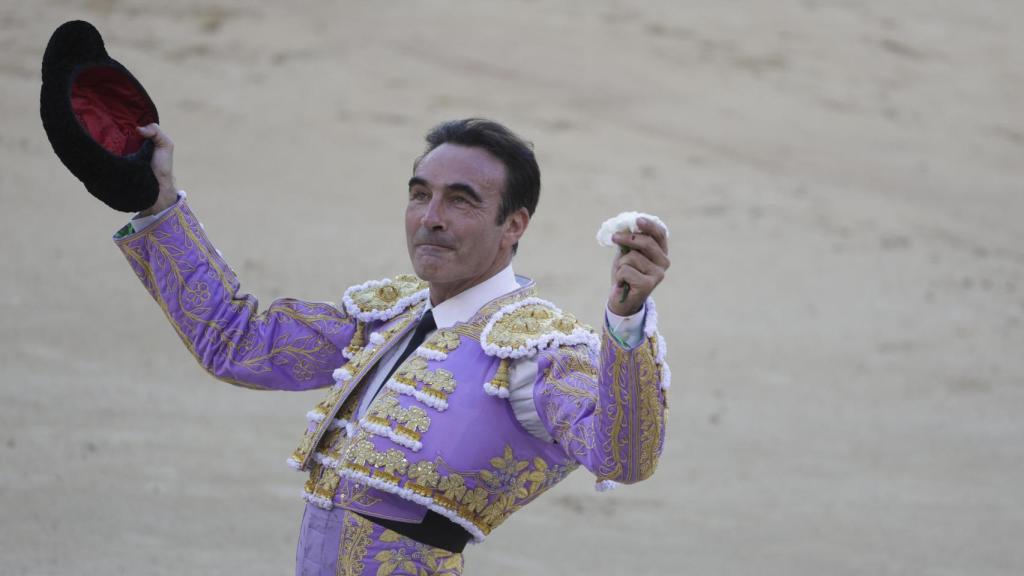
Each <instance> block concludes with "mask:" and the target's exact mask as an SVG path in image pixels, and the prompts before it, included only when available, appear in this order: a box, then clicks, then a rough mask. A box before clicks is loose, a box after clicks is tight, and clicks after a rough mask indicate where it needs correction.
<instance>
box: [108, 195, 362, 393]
mask: <svg viewBox="0 0 1024 576" xmlns="http://www.w3.org/2000/svg"><path fill="white" fill-rule="evenodd" d="M165 224H166V225H168V226H170V227H171V228H172V229H173V230H174V231H175V232H176V233H180V234H181V235H183V236H184V243H185V245H186V246H188V247H194V248H195V249H196V252H198V254H197V256H199V257H200V259H201V260H200V261H199V262H196V263H192V262H190V261H189V260H187V259H186V257H187V256H188V255H189V254H188V253H187V252H186V251H185V250H184V249H182V248H181V247H180V246H178V245H176V240H175V238H174V237H173V236H172V234H170V233H168V232H165V231H164V229H163V228H162V227H156V226H154V227H153V228H152V229H151V230H147V231H144V232H142V233H140V234H139V235H137V236H132V237H130V238H129V239H128V240H126V241H118V242H117V245H118V247H119V248H120V249H121V251H122V252H123V253H124V255H125V256H126V257H127V258H128V260H129V262H130V263H131V264H132V267H133V268H134V269H135V272H136V274H137V275H138V276H139V279H140V280H142V282H143V285H144V286H145V287H146V289H147V290H148V291H149V293H150V295H151V296H152V297H153V298H154V300H156V302H157V303H158V304H159V305H160V308H161V309H162V310H163V312H164V315H165V316H166V317H167V319H168V321H169V322H170V324H171V325H172V326H173V327H174V330H175V331H176V332H177V333H178V336H179V337H180V338H181V340H182V341H183V342H184V343H185V346H186V347H187V348H188V350H189V352H191V353H192V355H193V356H194V357H195V358H196V360H197V361H198V362H199V364H200V365H201V366H202V367H203V369H204V370H206V371H207V372H208V373H210V374H211V375H212V376H214V377H215V378H218V379H220V380H222V381H225V382H228V383H230V384H234V385H237V386H243V387H246V388H258V389H263V388H264V387H263V386H260V385H257V384H253V383H252V382H250V381H247V380H246V379H245V378H244V377H242V378H238V377H236V376H238V373H234V374H230V375H229V374H224V373H221V374H217V373H216V372H214V370H213V368H212V367H211V366H212V365H214V362H207V361H206V358H207V356H208V353H206V352H205V351H204V352H202V353H201V352H199V351H198V350H197V349H196V341H198V340H199V339H200V338H202V339H203V341H204V342H209V343H210V344H211V345H213V347H220V350H222V351H223V353H222V354H221V355H219V356H218V358H217V361H216V365H218V366H228V367H230V368H232V369H234V368H241V369H244V371H245V373H248V374H252V375H258V374H262V373H266V372H269V371H271V370H272V369H273V368H274V367H275V366H289V368H290V371H291V373H292V376H293V377H294V378H295V379H296V380H297V381H299V382H306V381H309V380H312V379H313V378H315V377H317V376H318V375H319V376H320V377H323V378H325V379H326V377H327V374H328V373H329V371H330V370H332V369H333V368H334V366H336V365H337V364H338V363H339V362H338V360H337V354H338V353H339V351H338V349H337V348H336V347H335V346H334V345H333V344H331V342H330V341H329V340H328V339H327V338H326V337H325V336H327V335H331V334H338V333H340V331H341V330H342V329H344V328H345V327H346V326H349V325H350V322H351V321H350V319H349V318H348V316H347V315H346V314H345V313H344V312H343V311H341V310H338V309H336V308H334V307H333V306H331V305H329V304H321V303H304V302H299V301H295V300H289V299H281V300H277V301H275V302H274V303H272V304H271V305H270V307H269V308H267V309H266V310H265V311H263V312H262V313H257V301H256V299H255V298H254V297H253V296H251V295H248V294H242V295H238V294H237V290H238V281H237V279H236V277H235V275H234V273H233V272H231V269H230V268H229V267H228V266H227V264H226V263H225V262H224V261H223V260H222V259H221V258H220V256H219V255H217V254H216V251H215V250H214V249H213V247H212V246H211V245H210V243H209V240H207V238H206V235H205V234H204V233H203V232H202V230H201V229H200V228H199V226H198V224H197V223H196V222H195V219H194V216H192V215H191V213H190V212H189V211H188V210H187V207H182V208H179V209H177V211H176V212H173V213H171V214H170V215H169V216H168V221H166V222H165ZM144 254H145V255H144ZM193 254H195V253H193ZM203 266H205V267H206V268H208V273H207V274H208V275H207V276H205V277H196V273H197V272H199V270H200V269H201V267H203ZM155 267H158V268H159V269H160V277H159V280H158V278H157V273H156V271H155V270H154V268H155ZM186 275H188V279H186ZM206 278H212V279H215V281H216V282H217V283H219V284H220V289H221V290H222V292H223V295H222V297H223V301H222V302H213V301H212V300H213V291H212V288H211V287H210V284H209V283H208V282H207V281H206ZM164 292H168V293H169V294H171V295H173V297H174V299H176V300H177V304H178V305H177V306H175V308H176V310H177V311H179V312H180V314H181V316H183V317H184V319H185V320H186V321H187V322H188V324H187V325H183V324H182V323H179V322H178V320H177V319H176V318H175V315H174V314H172V313H171V312H170V310H171V307H170V306H169V304H168V302H167V300H165V298H164V295H163V294H164ZM222 305H226V306H229V307H231V308H234V309H236V310H239V311H241V310H242V309H245V310H246V311H247V312H248V314H249V317H248V318H247V319H246V321H245V328H232V327H231V326H230V325H227V324H225V323H224V321H223V320H210V319H207V316H210V315H211V314H212V313H213V311H214V309H215V308H217V307H219V306H222ZM270 323H279V324H289V323H296V324H302V325H304V327H305V328H308V331H307V332H306V333H305V334H302V335H295V334H288V333H286V332H285V333H283V334H282V335H281V336H279V337H278V338H277V339H275V340H274V341H273V342H272V343H271V344H270V345H269V346H268V350H267V351H266V353H264V354H259V353H256V352H257V350H258V348H259V334H260V331H261V330H262V329H263V326H266V325H267V324H270ZM254 353H256V354H254Z"/></svg>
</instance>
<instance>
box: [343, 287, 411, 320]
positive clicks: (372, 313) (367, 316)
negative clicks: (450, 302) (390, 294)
mask: <svg viewBox="0 0 1024 576" xmlns="http://www.w3.org/2000/svg"><path fill="white" fill-rule="evenodd" d="M391 283H392V282H391V279H390V278H385V279H383V280H370V281H368V282H363V283H362V284H359V285H358V286H352V287H350V288H349V289H347V290H345V295H344V296H342V301H343V302H344V303H345V310H346V311H348V313H349V314H351V315H352V316H355V317H356V319H357V320H362V321H363V322H373V321H375V320H390V319H392V318H394V317H395V316H396V315H398V313H400V312H401V311H402V310H405V309H406V308H408V307H409V306H412V305H413V304H416V303H418V302H420V301H421V300H425V299H426V297H427V294H429V293H430V289H429V288H424V289H423V290H420V291H419V292H416V293H415V294H413V295H411V296H406V297H405V298H399V299H398V302H395V305H394V306H392V307H391V308H388V309H386V310H368V311H367V310H363V309H362V308H360V307H359V305H358V304H356V301H355V300H353V299H352V294H353V293H354V292H358V291H360V290H367V289H372V288H380V287H381V286H387V285H388V284H391Z"/></svg>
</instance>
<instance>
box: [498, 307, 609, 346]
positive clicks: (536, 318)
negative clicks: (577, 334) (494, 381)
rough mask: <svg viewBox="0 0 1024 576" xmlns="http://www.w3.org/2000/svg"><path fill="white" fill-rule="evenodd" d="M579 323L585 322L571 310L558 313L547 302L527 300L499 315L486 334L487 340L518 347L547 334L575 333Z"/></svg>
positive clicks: (499, 344) (500, 344)
mask: <svg viewBox="0 0 1024 576" xmlns="http://www.w3.org/2000/svg"><path fill="white" fill-rule="evenodd" d="M578 326H582V324H580V323H579V321H577V320H576V318H575V317H574V316H572V315H571V314H558V313H557V312H556V311H555V310H553V309H551V308H550V307H549V306H547V305H545V304H540V303H533V304H527V305H525V306H521V307H519V308H516V309H515V310H513V311H511V312H509V313H508V314H505V315H504V316H502V317H501V318H500V319H498V321H497V322H495V323H494V326H493V327H492V328H491V330H490V333H489V334H488V335H487V343H488V344H493V345H495V346H498V347H500V348H512V349H517V348H521V347H523V346H527V345H528V344H529V343H530V341H532V340H536V339H537V338H538V337H540V336H543V335H545V334H550V333H553V332H559V333H562V334H566V335H568V334H572V332H573V330H575V329H576V328H577V327H578ZM588 330H589V329H588Z"/></svg>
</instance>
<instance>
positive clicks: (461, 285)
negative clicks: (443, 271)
mask: <svg viewBox="0 0 1024 576" xmlns="http://www.w3.org/2000/svg"><path fill="white" fill-rule="evenodd" d="M511 263H512V258H509V259H508V260H506V261H505V262H504V263H503V264H500V265H498V266H496V267H495V268H493V269H491V270H488V271H487V272H486V273H485V274H481V275H480V276H477V277H475V278H468V279H465V280H459V281H457V282H452V283H450V284H441V283H438V282H431V283H430V305H431V306H437V305H438V304H441V303H442V302H444V301H445V300H449V299H451V298H454V297H456V296H458V295H459V294H461V293H463V292H465V291H466V290H470V289H472V288H473V287H475V286H478V285H480V284H483V283H484V282H487V281H488V280H490V279H491V278H493V277H494V276H495V275H497V274H498V273H499V272H501V271H502V270H504V269H505V268H508V267H509V265H510V264H511Z"/></svg>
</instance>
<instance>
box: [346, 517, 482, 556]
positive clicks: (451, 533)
mask: <svg viewBox="0 0 1024 576" xmlns="http://www.w3.org/2000/svg"><path fill="white" fill-rule="evenodd" d="M356 514H359V515H360V516H362V517H363V518H366V519H367V520H369V521H370V522H373V523H374V524H377V525H379V526H383V527H385V528H387V529H388V530H391V531H392V532H397V533H399V534H401V535H402V536H405V537H406V538H411V539H413V540H415V541H417V542H419V543H421V544H426V545H428V546H433V547H434V548H441V549H444V550H447V551H449V552H454V553H455V554H461V553H462V551H463V550H464V549H465V548H466V544H468V543H469V541H470V540H472V538H473V537H472V536H470V534H469V532H466V529H465V528H463V527H462V526H459V525H458V524H456V523H455V522H452V521H451V520H449V519H447V518H445V517H444V516H442V515H440V514H438V513H437V512H434V511H433V510H427V515H426V516H425V517H424V518H423V522H420V523H419V524H414V523H412V522H399V521H397V520H387V519H385V518H376V517H374V516H367V515H366V514H360V513H359V512H356Z"/></svg>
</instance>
